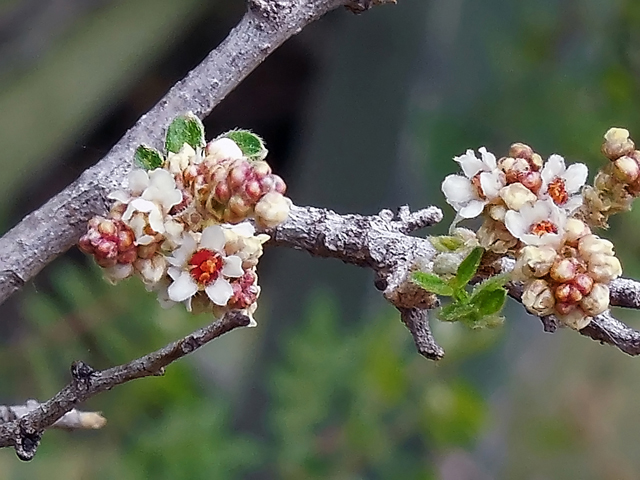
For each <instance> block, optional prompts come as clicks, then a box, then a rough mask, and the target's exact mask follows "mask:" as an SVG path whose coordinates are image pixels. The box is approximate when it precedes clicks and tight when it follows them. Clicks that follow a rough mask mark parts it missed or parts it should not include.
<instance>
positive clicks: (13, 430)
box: [0, 312, 249, 460]
mask: <svg viewBox="0 0 640 480" xmlns="http://www.w3.org/2000/svg"><path fill="white" fill-rule="evenodd" d="M247 325H249V317H247V316H245V315H243V314H241V313H238V312H230V313H228V314H227V315H225V316H224V317H223V318H222V319H220V320H218V321H216V322H214V323H212V324H210V325H208V326H206V327H204V328H201V329H199V330H196V331H195V332H193V333H191V334H190V335H187V336H186V337H184V338H182V339H181V340H178V341H177V342H173V343H170V344H169V345H167V346H165V347H163V348H161V349H159V350H156V351H155V352H151V353H150V354H148V355H145V356H143V357H140V358H138V359H136V360H133V361H131V362H129V363H127V364H124V365H119V366H117V367H112V368H109V369H107V370H102V371H96V370H94V369H93V368H91V367H90V366H89V365H87V364H85V363H83V362H75V363H74V364H73V365H72V366H71V377H72V380H71V383H69V385H67V386H66V387H64V388H63V389H62V390H60V391H59V392H58V393H57V394H56V395H55V396H54V397H53V398H52V399H50V400H49V401H47V402H45V403H42V404H38V406H37V407H36V408H34V409H33V410H31V411H29V412H27V413H25V415H22V416H18V415H16V416H17V417H19V418H16V419H13V420H10V421H8V422H4V423H0V447H9V446H12V447H14V448H15V450H16V454H17V455H18V457H20V458H21V459H22V460H31V459H32V458H33V457H34V455H35V454H36V450H37V449H38V446H39V445H40V439H41V438H42V434H43V432H44V431H45V429H47V428H49V427H51V426H53V425H54V424H55V423H56V422H58V421H60V419H61V418H63V417H64V415H65V414H67V412H70V411H72V410H73V409H74V407H75V405H78V404H79V403H82V402H84V401H85V400H87V399H89V398H91V397H93V396H94V395H97V394H98V393H100V392H104V391H105V390H110V389H112V388H113V387H115V386H116V385H120V384H122V383H126V382H130V381H131V380H135V379H136V378H143V377H149V376H153V375H162V374H163V373H164V368H165V367H166V366H167V365H169V364H170V363H172V362H175V361H176V360H178V359H179V358H182V357H184V356H185V355H188V354H189V353H191V352H193V351H194V350H197V349H198V348H200V347H202V346H203V345H206V344H207V343H209V342H210V341H211V340H213V339H214V338H218V337H219V336H221V335H223V334H225V333H227V332H229V331H231V330H233V329H235V328H238V327H243V326H247Z"/></svg>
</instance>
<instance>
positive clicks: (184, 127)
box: [165, 112, 204, 153]
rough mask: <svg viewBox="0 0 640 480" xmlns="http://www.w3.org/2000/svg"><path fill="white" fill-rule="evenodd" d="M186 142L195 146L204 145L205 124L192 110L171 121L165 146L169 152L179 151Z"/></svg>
mask: <svg viewBox="0 0 640 480" xmlns="http://www.w3.org/2000/svg"><path fill="white" fill-rule="evenodd" d="M185 143H187V144H189V145H191V146H192V147H193V148H197V147H204V125H202V122H201V121H200V119H199V118H198V117H196V116H195V115H194V114H193V113H191V112H189V113H187V114H186V115H182V116H180V117H177V118H176V119H175V120H174V121H173V122H171V125H169V128H168V129H167V138H166V140H165V148H166V150H167V152H173V153H178V152H179V151H180V149H181V148H182V146H183V145H184V144H185Z"/></svg>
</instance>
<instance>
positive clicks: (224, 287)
mask: <svg viewBox="0 0 640 480" xmlns="http://www.w3.org/2000/svg"><path fill="white" fill-rule="evenodd" d="M204 291H205V292H206V293H207V296H208V297H209V298H210V299H211V301H212V302H213V303H215V304H216V305H220V306H221V307H224V306H225V305H226V304H227V302H228V301H229V299H230V298H231V297H232V296H233V287H232V286H231V284H230V283H229V282H227V281H226V280H225V279H224V278H222V277H218V279H217V280H216V281H215V282H213V283H212V284H211V285H209V286H208V287H207V288H205V289H204Z"/></svg>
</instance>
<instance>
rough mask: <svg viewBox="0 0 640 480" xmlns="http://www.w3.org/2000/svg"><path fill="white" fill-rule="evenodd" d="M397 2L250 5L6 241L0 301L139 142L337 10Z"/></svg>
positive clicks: (82, 218)
mask: <svg viewBox="0 0 640 480" xmlns="http://www.w3.org/2000/svg"><path fill="white" fill-rule="evenodd" d="M381 3H393V2H392V0H373V1H372V0H250V1H249V9H248V11H247V13H246V14H245V15H244V17H243V18H242V20H241V21H240V23H239V24H238V25H237V26H236V27H235V28H234V29H233V30H232V31H231V33H230V34H229V36H228V37H227V38H226V39H225V40H224V41H223V42H222V43H221V44H220V45H219V46H218V47H217V48H216V49H215V50H213V51H212V52H211V53H210V54H209V55H208V56H207V58H205V59H204V61H203V62H202V63H201V64H200V65H198V66H197V67H196V68H194V69H193V70H192V71H191V72H190V73H189V74H188V75H187V76H186V77H185V78H184V79H183V80H181V81H180V82H178V83H177V84H175V85H174V86H173V87H172V88H171V90H169V92H168V93H167V94H166V95H165V96H164V98H163V99H162V100H160V102H158V103H157V104H156V106H154V107H153V108H152V109H151V110H150V111H149V112H148V113H147V114H145V115H144V116H142V117H141V118H140V119H139V120H138V122H136V124H135V125H134V126H133V127H132V128H131V129H130V130H129V131H128V132H127V133H126V134H125V135H124V137H122V138H121V139H120V141H119V142H118V143H116V144H115V145H114V146H113V148H112V149H111V150H110V151H109V153H107V155H106V156H105V157H104V158H103V159H102V160H100V162H98V163H97V164H96V165H95V166H93V167H91V168H89V169H88V170H86V171H85V172H84V173H83V174H82V175H81V176H80V178H78V180H76V181H75V182H74V183H73V184H71V185H70V186H69V187H67V188H65V189H64V190H63V191H62V192H60V193H59V194H58V195H56V196H55V197H53V198H52V199H51V200H49V201H48V202H47V203H46V204H45V205H43V206H42V207H40V208H39V209H38V210H36V211H35V212H33V213H31V214H29V215H27V216H26V217H25V218H24V219H23V220H22V221H21V222H20V223H19V224H18V225H16V226H15V227H14V228H13V229H12V230H10V231H9V232H8V233H6V234H5V235H4V236H3V237H2V238H0V303H2V302H4V301H5V300H6V299H7V298H8V297H9V296H10V295H11V294H13V293H14V292H15V291H17V290H18V289H20V288H21V287H22V286H23V285H24V284H25V282H28V281H29V280H31V279H32V278H33V277H34V276H35V275H36V274H37V273H38V272H39V271H40V270H42V268H44V266H45V265H47V264H48V263H49V262H51V261H52V260H53V259H55V258H56V257H57V256H59V255H60V254H62V253H64V252H65V251H66V250H68V249H69V248H70V247H71V246H73V245H74V244H75V243H76V242H77V240H78V238H79V237H80V236H81V235H82V233H83V230H84V229H85V228H86V223H87V221H88V220H89V219H90V218H91V217H93V216H94V215H102V214H104V213H105V212H106V211H107V209H108V204H109V202H108V201H107V199H106V195H107V194H108V193H109V192H111V191H113V190H116V189H118V188H119V187H120V185H121V183H122V182H123V180H124V179H125V178H126V176H127V173H128V172H129V170H130V168H131V165H132V161H131V159H132V158H133V152H134V151H135V149H136V148H137V147H138V145H140V144H143V143H144V144H148V145H150V146H154V147H158V148H161V147H162V144H161V143H162V141H161V139H162V138H164V129H166V127H167V126H168V125H169V124H170V122H171V120H173V119H174V118H175V117H177V116H179V115H181V114H184V113H185V112H187V111H192V112H193V113H194V114H195V115H197V116H198V117H200V118H204V117H206V116H207V115H208V114H209V113H210V112H211V110H212V109H213V108H214V107H215V106H216V105H217V104H218V103H220V102H221V101H222V99H224V98H225V97H226V96H227V94H228V93H229V92H231V91H232V90H233V89H234V88H235V87H236V86H237V85H238V84H239V83H240V82H241V81H242V80H243V79H244V78H245V77H246V76H247V75H249V73H251V72H252V71H253V69H255V68H256V67H257V66H258V65H259V64H260V63H262V61H263V60H264V59H265V58H267V56H268V55H270V54H271V53H272V52H273V51H274V50H275V49H276V48H278V47H279V46H280V45H281V44H282V43H283V42H284V41H285V40H287V39H289V38H290V37H291V36H293V35H295V34H296V33H298V32H299V31H300V30H302V29H303V28H304V27H306V26H307V25H308V24H310V23H312V22H313V21H314V20H316V19H318V18H320V17H321V16H322V15H324V14H325V13H327V12H328V11H330V10H333V9H335V8H337V7H339V6H349V7H350V8H351V9H353V10H354V11H363V10H366V9H368V8H370V7H371V6H373V5H376V4H381Z"/></svg>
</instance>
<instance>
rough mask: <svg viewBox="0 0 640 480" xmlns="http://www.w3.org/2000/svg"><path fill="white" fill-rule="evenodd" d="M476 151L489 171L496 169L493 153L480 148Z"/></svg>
mask: <svg viewBox="0 0 640 480" xmlns="http://www.w3.org/2000/svg"><path fill="white" fill-rule="evenodd" d="M478 151H479V152H480V155H481V156H482V163H484V164H485V165H486V167H488V169H489V170H493V169H495V168H497V167H498V164H497V163H496V156H495V155H494V154H493V153H491V152H487V149H486V148H484V147H480V148H479V149H478ZM485 170H486V169H485Z"/></svg>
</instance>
